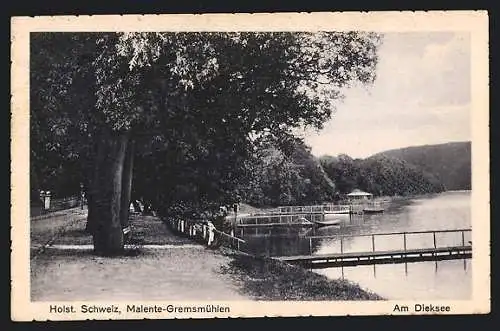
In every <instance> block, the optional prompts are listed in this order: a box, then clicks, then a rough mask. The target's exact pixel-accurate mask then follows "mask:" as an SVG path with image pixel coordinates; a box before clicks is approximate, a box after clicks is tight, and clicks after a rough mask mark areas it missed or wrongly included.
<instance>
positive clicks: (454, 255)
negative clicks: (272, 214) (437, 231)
mask: <svg viewBox="0 0 500 331" xmlns="http://www.w3.org/2000/svg"><path fill="white" fill-rule="evenodd" d="M471 257H472V246H453V247H439V248H421V249H408V250H391V251H378V252H353V253H343V254H339V253H337V254H318V255H302V256H283V257H278V258H277V259H279V260H281V261H286V262H291V263H296V264H300V265H302V266H304V267H309V268H329V267H341V266H344V267H345V266H356V265H367V264H387V263H404V262H418V261H438V260H448V259H464V258H471Z"/></svg>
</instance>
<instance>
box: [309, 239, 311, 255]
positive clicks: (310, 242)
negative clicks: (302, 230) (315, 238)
mask: <svg viewBox="0 0 500 331" xmlns="http://www.w3.org/2000/svg"><path fill="white" fill-rule="evenodd" d="M309 254H311V255H312V238H309Z"/></svg>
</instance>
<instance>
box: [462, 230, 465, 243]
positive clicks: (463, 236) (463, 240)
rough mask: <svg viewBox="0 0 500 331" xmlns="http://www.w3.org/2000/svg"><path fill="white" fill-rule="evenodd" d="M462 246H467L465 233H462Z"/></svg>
mask: <svg viewBox="0 0 500 331" xmlns="http://www.w3.org/2000/svg"><path fill="white" fill-rule="evenodd" d="M462 246H465V235H464V231H462Z"/></svg>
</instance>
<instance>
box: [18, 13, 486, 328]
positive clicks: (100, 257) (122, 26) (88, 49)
mask: <svg viewBox="0 0 500 331" xmlns="http://www.w3.org/2000/svg"><path fill="white" fill-rule="evenodd" d="M11 28H12V29H11V31H12V32H11V40H12V46H11V59H12V62H11V73H12V75H11V77H12V80H11V84H12V99H11V114H12V121H11V136H12V143H11V159H12V163H11V164H12V166H11V178H12V187H11V201H12V208H11V215H12V216H11V237H12V245H11V248H12V252H11V257H12V259H11V261H12V262H11V280H12V281H11V284H12V285H11V293H12V295H11V297H12V301H11V308H12V309H11V311H12V313H11V318H12V320H14V321H33V320H35V321H48V320H50V321H59V320H88V319H90V320H94V319H95V320H108V319H123V320H127V319H128V320H133V319H144V318H147V319H172V318H181V319H183V318H227V317H264V316H266V317H278V316H279V317H283V316H342V315H352V316H361V315H415V314H416V315H423V314H426V315H427V314H433V315H447V314H487V313H489V312H490V295H491V294H490V287H489V284H490V241H489V238H490V214H489V210H490V209H489V208H490V207H489V206H490V195H489V171H490V170H489V135H488V128H489V104H488V100H489V97H488V93H489V80H488V73H489V62H488V53H489V50H488V38H489V37H488V14H487V12H486V11H428V12H418V11H417V12H405V11H401V12H390V11H389V12H363V13H361V12H359V13H358V12H342V13H340V12H339V13H336V12H316V13H272V14H271V13H254V14H244V13H235V14H202V15H188V14H168V15H95V16H51V17H43V16H39V17H13V18H12V20H11Z"/></svg>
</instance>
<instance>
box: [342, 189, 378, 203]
mask: <svg viewBox="0 0 500 331" xmlns="http://www.w3.org/2000/svg"><path fill="white" fill-rule="evenodd" d="M372 197H373V194H371V193H368V192H363V191H361V190H358V189H355V190H354V191H352V192H351V193H349V194H348V195H347V198H348V199H349V201H350V202H355V201H366V200H371V199H372Z"/></svg>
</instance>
